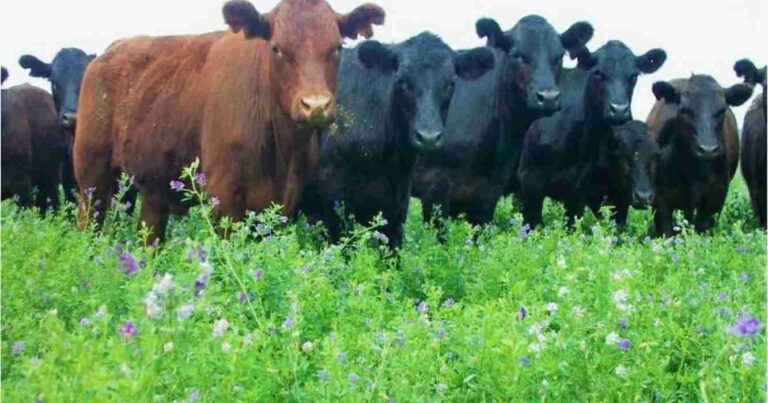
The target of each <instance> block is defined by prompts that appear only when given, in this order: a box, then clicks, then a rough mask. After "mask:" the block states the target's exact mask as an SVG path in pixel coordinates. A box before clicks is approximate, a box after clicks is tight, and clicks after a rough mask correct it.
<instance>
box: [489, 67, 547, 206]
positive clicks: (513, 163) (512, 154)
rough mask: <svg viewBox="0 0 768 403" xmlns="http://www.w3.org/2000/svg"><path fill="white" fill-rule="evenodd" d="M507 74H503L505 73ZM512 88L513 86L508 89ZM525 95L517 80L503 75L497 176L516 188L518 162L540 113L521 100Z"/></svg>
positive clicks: (498, 99)
mask: <svg viewBox="0 0 768 403" xmlns="http://www.w3.org/2000/svg"><path fill="white" fill-rule="evenodd" d="M502 76H503V75H502ZM508 88H509V89H508ZM520 99H524V96H521V95H520V94H519V93H518V92H517V89H516V87H515V86H514V85H513V83H508V82H507V81H506V80H504V79H503V78H502V79H501V85H499V86H497V96H496V107H495V108H494V109H495V116H494V117H493V119H497V120H498V122H499V124H498V125H497V130H498V133H496V136H497V152H496V156H495V161H496V170H495V172H496V175H497V176H498V178H496V179H497V180H498V181H501V182H502V183H503V187H505V188H509V190H510V191H512V192H514V191H516V190H517V187H518V184H517V166H518V164H519V161H520V154H521V153H522V147H523V140H524V138H525V133H526V132H527V131H528V129H529V128H530V127H531V125H532V124H533V121H534V120H536V118H537V116H536V115H535V113H533V112H532V111H531V110H529V109H528V108H527V107H526V106H525V104H524V103H521V102H520V101H519V100H520Z"/></svg>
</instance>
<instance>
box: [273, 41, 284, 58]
mask: <svg viewBox="0 0 768 403" xmlns="http://www.w3.org/2000/svg"><path fill="white" fill-rule="evenodd" d="M272 53H273V54H274V55H275V56H277V57H281V56H283V52H282V51H281V50H280V47H278V46H277V44H276V43H273V44H272Z"/></svg>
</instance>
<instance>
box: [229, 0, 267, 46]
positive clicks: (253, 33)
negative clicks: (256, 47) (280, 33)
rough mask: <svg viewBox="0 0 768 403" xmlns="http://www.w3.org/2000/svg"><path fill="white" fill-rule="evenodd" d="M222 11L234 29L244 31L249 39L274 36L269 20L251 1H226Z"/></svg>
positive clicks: (234, 30)
mask: <svg viewBox="0 0 768 403" xmlns="http://www.w3.org/2000/svg"><path fill="white" fill-rule="evenodd" d="M222 13H223V14H224V21H226V23H227V25H229V27H230V28H231V29H232V31H233V32H240V31H243V32H245V37H246V38H248V39H252V38H261V39H269V38H270V37H271V36H272V29H271V27H270V25H269V20H267V18H265V16H264V15H261V14H259V12H258V11H256V7H254V6H253V4H251V2H250V1H246V0H230V1H228V2H226V3H224V7H223V8H222Z"/></svg>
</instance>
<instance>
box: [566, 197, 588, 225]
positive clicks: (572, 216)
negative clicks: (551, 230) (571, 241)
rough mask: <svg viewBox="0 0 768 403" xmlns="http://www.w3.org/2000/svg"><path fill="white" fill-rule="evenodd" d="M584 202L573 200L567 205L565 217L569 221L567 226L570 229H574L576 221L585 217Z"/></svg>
mask: <svg viewBox="0 0 768 403" xmlns="http://www.w3.org/2000/svg"><path fill="white" fill-rule="evenodd" d="M584 208H585V206H584V202H583V201H582V200H571V201H569V202H567V203H566V204H565V216H566V217H567V219H568V223H567V226H568V228H569V229H574V227H575V226H576V219H578V218H579V217H582V216H584Z"/></svg>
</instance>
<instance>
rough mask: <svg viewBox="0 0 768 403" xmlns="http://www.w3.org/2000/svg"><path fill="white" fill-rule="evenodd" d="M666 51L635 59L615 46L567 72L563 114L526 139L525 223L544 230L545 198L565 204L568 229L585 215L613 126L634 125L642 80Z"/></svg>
mask: <svg viewBox="0 0 768 403" xmlns="http://www.w3.org/2000/svg"><path fill="white" fill-rule="evenodd" d="M666 57H667V55H666V53H665V52H664V51H663V50H661V49H652V50H650V51H648V52H647V53H645V54H644V55H642V56H635V54H634V53H633V52H632V50H630V49H629V48H628V47H627V46H626V45H625V44H624V43H622V42H620V41H610V42H608V43H607V44H605V45H603V46H602V47H601V48H600V49H598V50H597V51H596V52H594V53H590V52H589V51H588V50H586V49H585V50H584V53H583V54H581V55H579V56H578V59H579V66H578V67H576V68H574V69H565V71H563V78H562V82H561V88H562V90H563V107H562V110H561V111H560V112H558V113H556V114H555V115H553V116H552V117H549V118H544V119H540V120H538V121H536V122H535V123H534V124H533V125H532V126H531V128H530V129H529V130H528V133H527V134H526V137H525V143H524V146H523V154H522V157H521V160H520V167H519V172H518V177H519V180H520V187H521V189H520V198H521V201H522V204H523V216H524V219H525V222H526V223H528V224H529V225H530V226H531V227H536V226H538V225H541V224H542V217H541V216H542V207H543V203H544V197H547V196H548V197H550V198H553V199H555V200H559V201H561V202H563V203H564V204H565V209H566V215H567V217H568V223H569V225H573V224H574V222H575V219H576V217H579V216H581V215H582V214H583V213H584V207H585V205H586V202H587V198H588V196H589V195H588V193H589V185H590V182H591V181H592V179H593V175H594V173H595V170H596V169H597V164H598V160H599V152H598V151H599V150H600V146H601V144H604V143H605V141H606V139H608V138H609V137H610V136H612V135H613V126H616V125H620V124H623V123H626V122H627V121H629V120H631V119H632V111H631V108H632V105H631V102H632V94H633V93H634V89H635V84H637V78H638V77H639V76H640V74H650V73H653V72H655V71H656V70H658V69H659V68H660V67H661V66H662V65H663V64H664V61H665V60H666Z"/></svg>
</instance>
